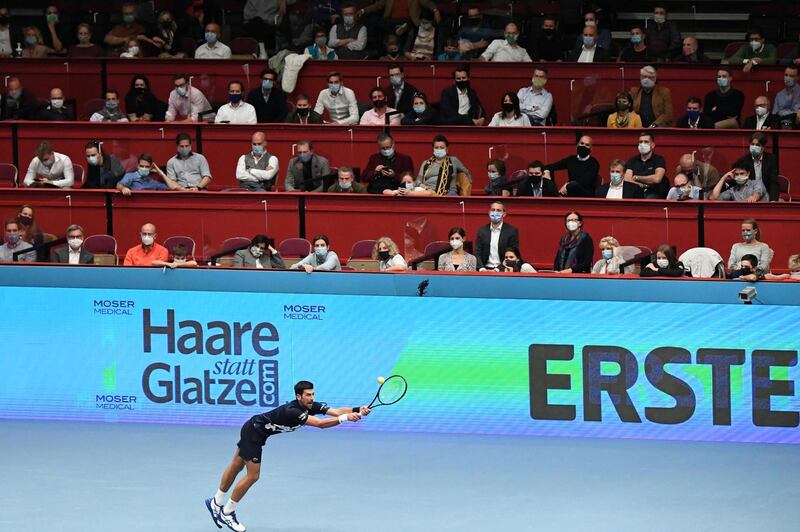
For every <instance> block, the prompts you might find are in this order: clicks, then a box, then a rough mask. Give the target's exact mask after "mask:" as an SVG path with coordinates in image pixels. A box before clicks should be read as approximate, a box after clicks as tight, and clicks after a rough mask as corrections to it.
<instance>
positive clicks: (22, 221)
mask: <svg viewBox="0 0 800 532" xmlns="http://www.w3.org/2000/svg"><path fill="white" fill-rule="evenodd" d="M17 221H18V222H19V223H20V224H22V225H24V226H28V225H31V223H32V222H33V218H31V217H30V216H23V215H22V214H20V215H19V216H17Z"/></svg>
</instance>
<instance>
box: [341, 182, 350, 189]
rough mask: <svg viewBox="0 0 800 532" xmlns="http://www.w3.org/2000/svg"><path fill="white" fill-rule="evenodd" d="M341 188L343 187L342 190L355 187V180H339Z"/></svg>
mask: <svg viewBox="0 0 800 532" xmlns="http://www.w3.org/2000/svg"><path fill="white" fill-rule="evenodd" d="M339 188H341V189H342V190H350V189H351V188H353V182H352V181H339Z"/></svg>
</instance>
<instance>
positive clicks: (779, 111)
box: [772, 45, 800, 129]
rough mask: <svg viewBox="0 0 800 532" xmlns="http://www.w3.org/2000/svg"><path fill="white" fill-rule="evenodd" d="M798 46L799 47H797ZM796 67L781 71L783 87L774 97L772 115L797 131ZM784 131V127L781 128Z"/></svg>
mask: <svg viewBox="0 0 800 532" xmlns="http://www.w3.org/2000/svg"><path fill="white" fill-rule="evenodd" d="M799 46H800V45H799ZM798 79H800V77H798V68H797V65H791V66H788V67H786V70H784V71H783V84H784V85H785V87H784V88H783V89H781V91H780V92H779V93H778V94H776V95H775V104H774V105H773V106H772V113H773V114H774V115H778V117H779V118H780V120H781V121H786V122H788V124H791V125H792V127H794V128H795V129H797V127H798V124H800V84H799V83H797V81H798ZM782 127H783V128H784V129H786V127H785V126H782Z"/></svg>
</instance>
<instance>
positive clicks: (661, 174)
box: [625, 131, 669, 199]
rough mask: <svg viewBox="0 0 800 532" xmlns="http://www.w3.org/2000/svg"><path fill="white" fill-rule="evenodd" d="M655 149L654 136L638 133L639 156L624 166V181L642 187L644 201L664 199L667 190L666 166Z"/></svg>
mask: <svg viewBox="0 0 800 532" xmlns="http://www.w3.org/2000/svg"><path fill="white" fill-rule="evenodd" d="M655 149H656V138H655V135H653V134H652V133H651V132H649V131H642V132H641V133H639V154H638V155H635V156H633V157H631V158H630V159H628V162H627V163H626V164H625V168H626V170H625V181H628V182H631V183H635V184H637V185H638V186H640V187H642V192H643V193H644V197H645V199H664V198H666V197H667V191H668V190H669V180H668V179H667V176H666V174H667V164H666V162H665V161H664V158H663V157H661V156H660V155H658V154H656V153H655Z"/></svg>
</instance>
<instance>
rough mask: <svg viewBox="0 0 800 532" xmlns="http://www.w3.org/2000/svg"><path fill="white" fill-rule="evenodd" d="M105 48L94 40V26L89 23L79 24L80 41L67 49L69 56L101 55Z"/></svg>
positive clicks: (103, 53)
mask: <svg viewBox="0 0 800 532" xmlns="http://www.w3.org/2000/svg"><path fill="white" fill-rule="evenodd" d="M103 55H105V50H103V49H102V48H101V47H100V46H97V45H96V44H95V43H93V42H92V27H91V26H90V25H89V24H86V23H85V22H84V23H81V24H78V43H77V44H73V45H72V46H70V47H69V50H68V51H67V57H100V56H103Z"/></svg>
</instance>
